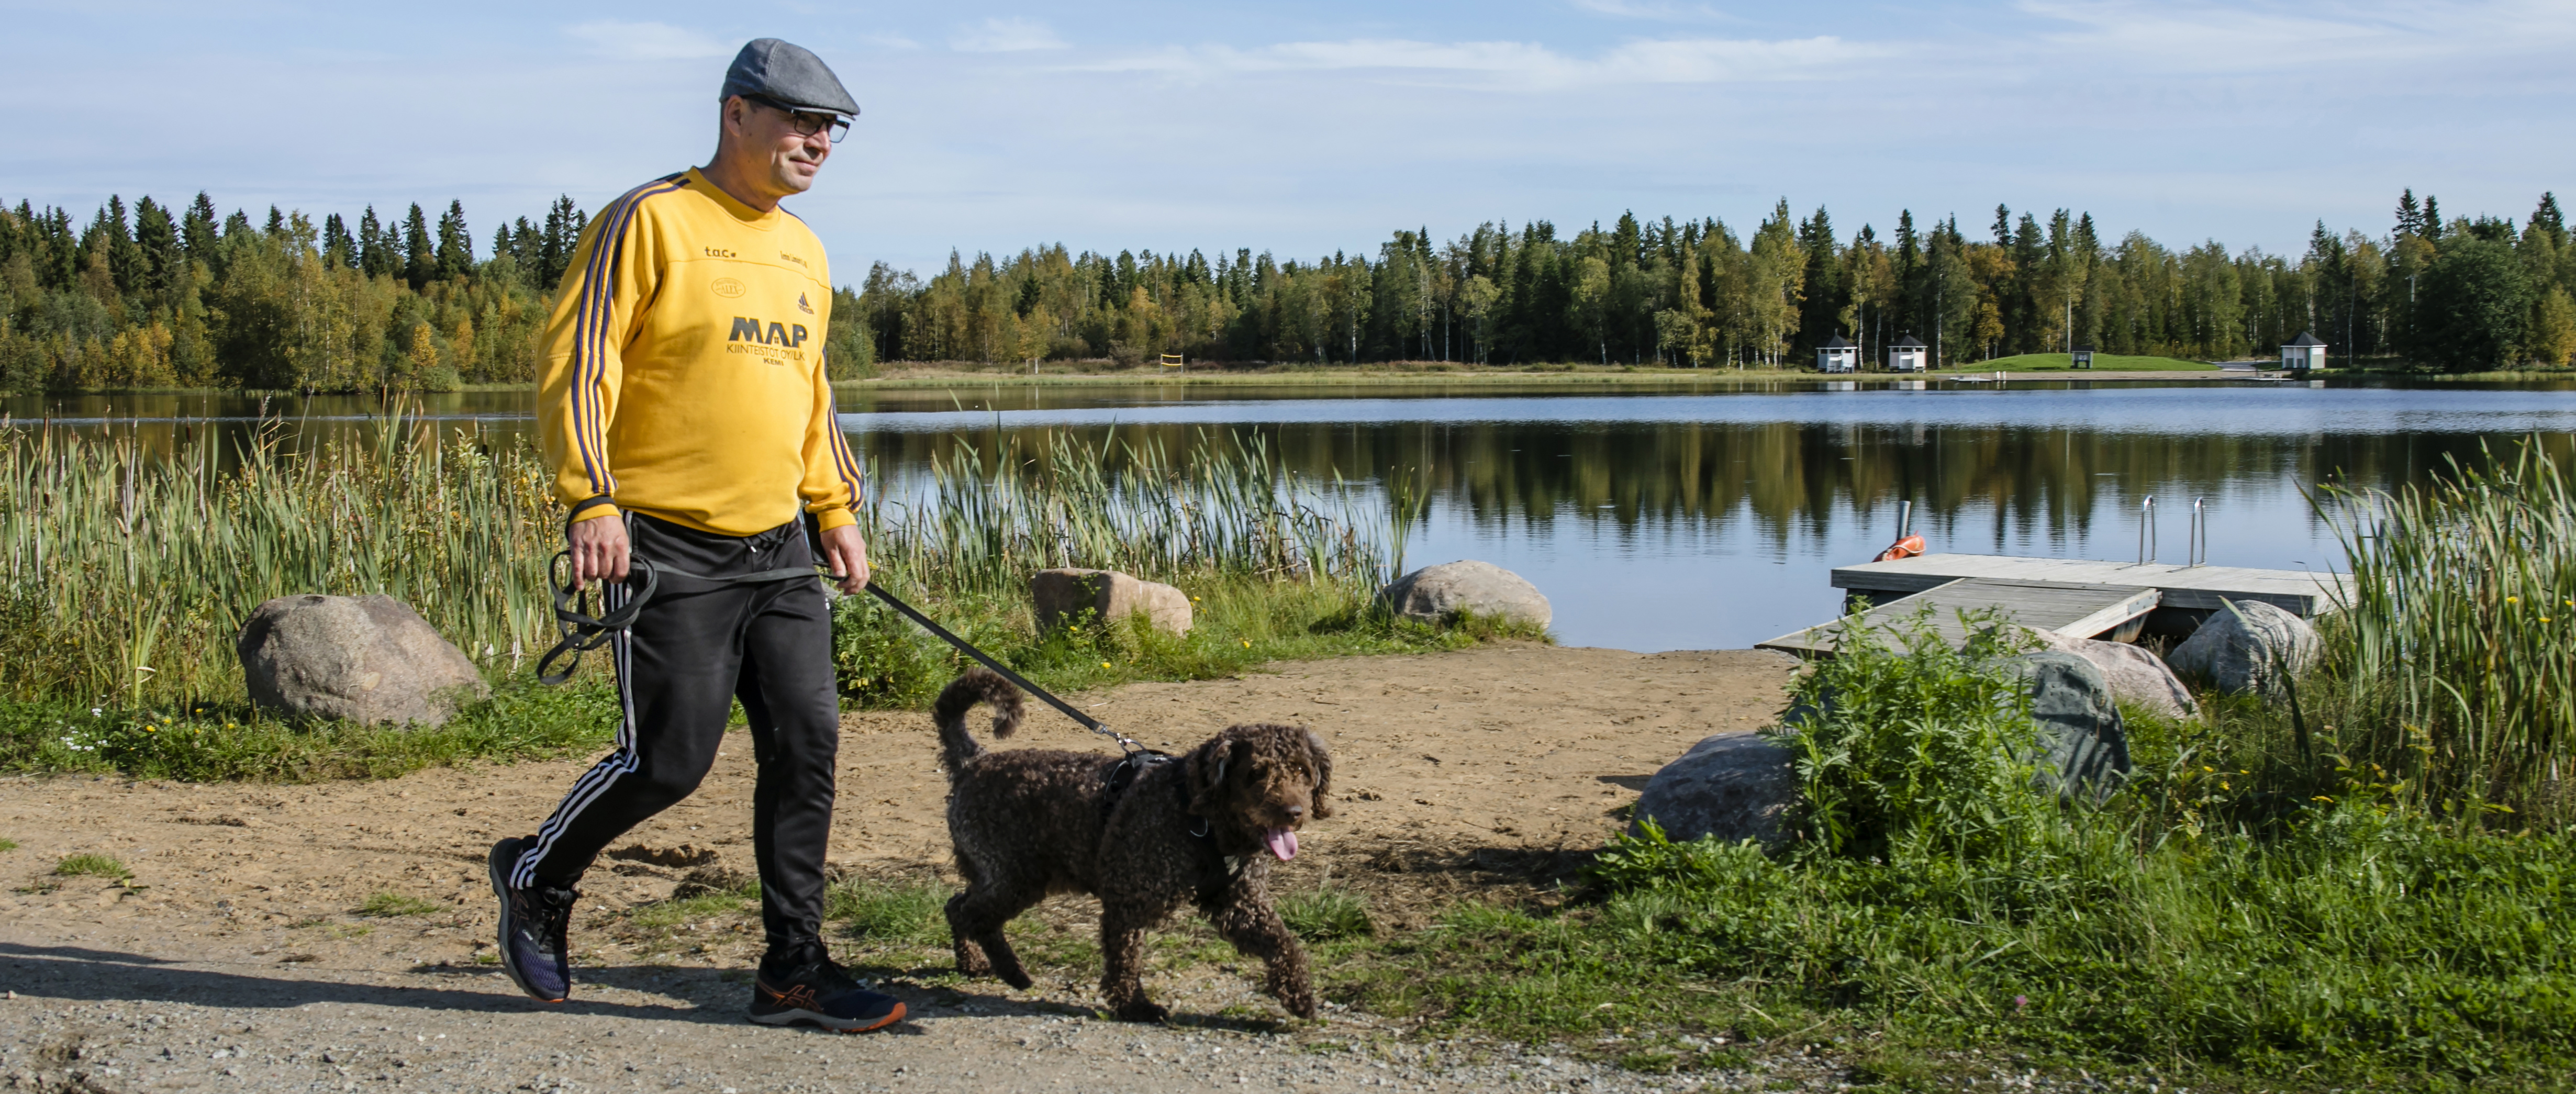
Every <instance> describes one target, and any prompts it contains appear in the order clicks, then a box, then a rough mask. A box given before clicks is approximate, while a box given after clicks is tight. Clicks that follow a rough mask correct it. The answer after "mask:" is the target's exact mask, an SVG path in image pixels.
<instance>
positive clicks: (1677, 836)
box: [1628, 732, 1800, 849]
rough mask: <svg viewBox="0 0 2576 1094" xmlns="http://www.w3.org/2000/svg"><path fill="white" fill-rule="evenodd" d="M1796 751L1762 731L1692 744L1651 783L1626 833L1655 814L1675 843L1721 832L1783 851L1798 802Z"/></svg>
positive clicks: (1732, 839)
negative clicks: (1776, 741) (1775, 742)
mask: <svg viewBox="0 0 2576 1094" xmlns="http://www.w3.org/2000/svg"><path fill="white" fill-rule="evenodd" d="M1794 758H1795V754H1794V753H1792V752H1790V751H1789V750H1788V749H1787V748H1784V747H1781V746H1780V745H1777V744H1773V743H1772V742H1771V741H1770V740H1768V739H1766V738H1764V737H1763V736H1761V735H1760V734H1758V733H1749V732H1737V733H1721V734H1718V735H1717V736H1714V737H1708V738H1704V739H1702V740H1701V741H1700V742H1699V743H1698V744H1695V745H1692V746H1691V749H1690V751H1688V752H1685V753H1683V754H1682V758H1681V759H1678V760H1674V761H1673V762H1671V763H1668V764H1665V765H1664V766H1663V769H1662V770H1660V771H1657V772H1655V776H1654V778H1652V779H1648V780H1647V781H1646V792H1645V793H1644V794H1642V795H1640V796H1639V797H1638V798H1637V808H1636V809H1635V810H1634V811H1632V812H1631V813H1630V816H1631V817H1632V818H1633V819H1632V820H1631V821H1630V822H1629V825H1628V831H1629V832H1630V833H1631V834H1634V833H1636V832H1638V831H1640V828H1639V826H1638V823H1637V822H1639V821H1644V820H1647V819H1649V818H1652V819H1653V820H1654V822H1655V823H1656V824H1658V825H1661V826H1662V827H1663V829H1664V834H1665V835H1666V836H1669V837H1671V838H1672V839H1673V840H1675V841H1677V842H1678V841H1682V840H1695V839H1698V838H1700V837H1701V836H1716V837H1717V838H1719V839H1721V840H1724V841H1726V842H1729V843H1734V842H1738V841H1741V840H1747V839H1750V840H1755V841H1757V842H1759V843H1761V844H1762V846H1763V847H1764V848H1765V849H1777V848H1778V847H1779V846H1780V845H1781V844H1782V843H1785V842H1787V841H1788V839H1789V837H1790V836H1791V834H1792V829H1791V820H1792V819H1793V818H1794V817H1795V815H1796V812H1797V808H1798V803H1799V800H1800V799H1799V795H1798V770H1797V768H1796V767H1795V766H1793V765H1794Z"/></svg>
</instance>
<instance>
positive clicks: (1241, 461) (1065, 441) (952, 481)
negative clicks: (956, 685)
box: [861, 433, 1386, 595]
mask: <svg viewBox="0 0 2576 1094" xmlns="http://www.w3.org/2000/svg"><path fill="white" fill-rule="evenodd" d="M930 472H931V482H930V483H929V485H928V489H926V490H924V491H921V492H918V493H916V494H913V495H912V496H910V497H903V498H889V497H888V496H887V495H886V494H885V493H884V492H882V491H877V492H873V493H872V497H871V499H870V500H869V502H868V503H867V505H866V506H864V507H863V511H862V513H861V522H862V531H863V532H864V534H866V536H867V538H868V543H869V545H870V546H869V553H870V555H871V557H872V559H873V560H874V561H875V562H876V564H877V565H879V566H880V567H882V568H884V569H886V570H888V571H890V572H891V574H890V576H892V577H893V578H894V579H896V580H898V581H901V582H903V583H905V584H908V585H911V586H913V587H915V588H919V589H922V590H923V591H927V592H934V593H942V594H948V595H1024V590H1025V589H1026V588H1027V582H1028V578H1029V575H1030V574H1031V573H1033V572H1035V571H1038V570H1042V569H1047V568H1050V567H1057V566H1082V567H1089V568H1092V569H1102V570H1120V571H1124V572H1126V573H1130V574H1135V575H1137V576H1139V577H1144V578H1150V579H1155V580H1171V579H1174V578H1178V577H1182V576H1218V577H1260V578H1267V579H1270V580H1279V581H1299V582H1325V583H1341V584H1349V585H1352V586H1353V587H1355V588H1357V587H1362V586H1367V585H1368V584H1369V583H1371V582H1374V581H1377V580H1379V579H1380V578H1381V575H1382V574H1383V572H1384V567H1385V562H1386V559H1385V553H1384V551H1383V550H1382V549H1381V548H1380V546H1379V545H1378V543H1377V541H1376V540H1375V539H1374V538H1372V537H1371V536H1369V535H1368V534H1366V533H1363V532H1362V531H1361V529H1363V528H1368V527H1373V526H1374V525H1375V524H1376V523H1377V518H1375V517H1373V516H1372V517H1363V516H1361V515H1360V514H1358V513H1357V512H1355V510H1354V504H1355V503H1354V501H1353V495H1352V492H1351V491H1349V490H1346V489H1341V488H1339V487H1338V485H1337V487H1336V488H1334V489H1330V490H1326V489H1324V488H1322V487H1320V486H1309V485H1307V484H1305V483H1302V482H1299V481H1298V480H1297V479H1296V478H1295V477H1294V476H1292V475H1291V474H1290V473H1289V472H1288V470H1287V469H1286V468H1284V467H1283V466H1281V464H1280V462H1279V460H1278V459H1277V458H1275V457H1274V456H1272V455H1271V453H1270V451H1269V449H1268V447H1267V445H1266V443H1265V442H1263V441H1262V439H1261V438H1259V437H1258V436H1247V435H1245V434H1240V433H1236V434H1228V435H1226V436H1225V437H1224V438H1223V439H1217V438H1211V437H1209V436H1207V435H1205V434H1201V435H1200V437H1199V440H1198V442H1197V443H1196V444H1195V445H1193V446H1192V447H1191V448H1190V450H1189V451H1188V452H1187V453H1186V455H1184V456H1176V455H1175V454H1174V453H1172V452H1171V451H1170V450H1169V449H1167V448H1165V447H1164V445H1163V444H1162V443H1161V442H1160V441H1151V440H1149V441H1146V442H1144V443H1142V444H1130V443H1128V442H1125V441H1121V440H1118V439H1116V438H1110V439H1105V440H1103V441H1102V442H1101V443H1100V444H1099V445H1097V446H1091V445H1085V444H1082V443H1080V442H1078V441H1076V440H1074V439H1073V438H1072V437H1070V436H1069V435H1066V434H1062V433H1050V434H1048V435H1047V436H1046V439H1045V440H1044V441H1042V442H1038V443H1033V444H1023V443H1022V442H1021V441H1020V440H1019V439H1018V438H1016V437H1015V438H1012V439H1010V440H1008V441H1006V442H1004V443H1003V445H1002V447H1001V448H1000V449H999V450H998V451H997V452H994V453H991V454H987V453H986V452H984V451H983V450H981V449H979V448H976V447H975V446H973V445H971V444H969V443H968V442H966V441H965V440H964V439H962V438H961V439H959V440H958V441H957V442H956V445H955V447H954V448H953V449H951V450H950V451H949V452H947V453H945V454H935V455H934V456H933V457H932V459H931V465H930ZM1358 504H1363V505H1365V504H1368V503H1358ZM1372 508H1373V506H1372Z"/></svg>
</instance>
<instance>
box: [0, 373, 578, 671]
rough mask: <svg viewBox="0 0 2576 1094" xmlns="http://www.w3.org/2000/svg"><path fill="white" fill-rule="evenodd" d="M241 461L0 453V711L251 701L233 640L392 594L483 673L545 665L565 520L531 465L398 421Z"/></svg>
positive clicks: (29, 444) (56, 447) (266, 448)
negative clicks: (260, 625) (333, 602)
mask: <svg viewBox="0 0 2576 1094" xmlns="http://www.w3.org/2000/svg"><path fill="white" fill-rule="evenodd" d="M286 441H287V433H286V430H285V429H284V427H283V426H282V425H272V426H271V427H270V428H268V429H265V430H263V431H261V432H260V433H259V434H258V435H257V436H256V437H255V439H253V440H251V441H249V442H248V443H245V444H242V445H240V446H239V447H238V448H237V449H236V450H235V451H234V452H233V453H230V455H232V456H233V457H234V459H233V460H232V461H231V462H230V463H229V465H227V462H226V461H225V460H224V459H223V457H224V456H225V455H227V453H225V452H223V451H222V449H221V447H220V446H219V445H218V444H217V443H215V442H212V441H199V442H196V443H193V444H188V445H183V446H182V447H181V448H180V449H179V450H178V451H176V452H174V453H169V454H166V455H165V454H158V453H153V452H149V451H146V450H144V449H143V448H141V447H140V446H138V445H137V444H136V443H135V442H134V441H133V439H131V438H98V437H88V436H81V435H77V434H70V433H61V432H53V431H45V432H39V433H33V434H27V433H20V434H17V435H14V436H12V437H10V438H8V439H7V440H6V441H5V442H0V594H4V595H0V624H5V626H0V691H5V693H6V697H8V698H15V699H77V700H81V701H87V702H103V703H109V704H117V705H128V706H135V705H142V704H149V703H162V702H170V701H191V702H192V701H196V700H200V699H204V700H227V699H231V698H233V697H236V696H238V695H240V694H241V687H242V684H241V666H240V663H239V661H238V659H237V657H236V655H235V653H234V649H233V639H234V636H235V635H236V634H237V633H238V632H239V631H240V628H241V625H242V623H243V621H244V620H246V619H247V618H248V617H249V615H250V612H251V610H252V609H254V608H256V607H258V606H259V604H260V602H261V601H264V600H267V599H269V598H271V597H277V596H285V595H288V594H294V593H329V594H338V595H362V594H369V593H383V594H385V595H388V596H392V597H394V598H396V599H398V600H401V601H403V602H404V603H406V604H409V605H411V606H412V607H413V608H414V609H415V610H417V611H419V612H420V613H421V615H422V616H423V617H424V618H426V619H428V620H429V622H430V624H431V625H432V626H435V627H437V628H438V630H439V631H440V633H442V634H445V635H446V636H447V637H448V638H449V639H451V640H453V641H455V642H456V643H457V645H459V646H460V647H462V648H464V649H466V650H467V651H468V652H469V653H471V654H472V655H474V656H475V658H476V659H477V660H479V661H484V662H487V663H488V662H491V661H493V660H495V659H500V660H510V659H513V658H515V657H520V656H523V655H525V654H528V653H532V652H534V650H535V649H536V648H538V647H537V646H536V645H535V643H536V642H537V641H538V639H539V636H540V635H541V634H543V633H544V632H545V628H546V626H547V623H548V621H549V619H550V615H549V614H548V605H547V600H546V596H545V593H544V578H543V569H544V560H545V559H546V557H547V556H548V555H550V554H551V553H552V552H553V550H554V549H555V547H556V543H555V540H556V538H557V533H556V530H555V529H556V526H557V522H558V521H559V520H560V519H561V518H560V516H559V512H560V511H559V509H558V508H557V507H556V506H555V504H554V502H553V501H552V499H551V496H550V491H549V489H548V482H547V480H548V476H547V474H546V472H545V469H544V467H543V465H542V462H541V461H540V460H539V459H538V458H537V457H536V455H535V454H534V453H533V452H530V451H527V450H526V449H524V448H519V447H512V448H506V449H501V450H497V451H495V450H486V449H484V448H483V447H481V446H479V445H478V444H476V443H475V442H473V441H472V440H471V439H469V438H467V437H465V436H463V435H461V434H460V435H458V436H456V437H453V438H450V439H447V440H446V441H445V442H444V443H442V441H441V438H440V437H439V436H438V434H437V432H436V430H435V429H433V428H432V427H431V426H430V425H429V424H428V423H425V422H420V421H417V420H406V419H403V418H401V417H400V416H396V417H393V418H388V419H386V420H385V421H383V422H381V423H380V426H379V428H378V429H376V430H375V431H374V434H373V436H371V437H367V438H364V439H360V438H338V439H332V440H327V441H324V442H322V443H320V444H319V445H316V446H313V447H310V448H307V449H303V450H297V449H295V448H293V447H290V446H289V445H288V444H287V443H286Z"/></svg>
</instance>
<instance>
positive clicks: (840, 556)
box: [823, 524, 868, 595]
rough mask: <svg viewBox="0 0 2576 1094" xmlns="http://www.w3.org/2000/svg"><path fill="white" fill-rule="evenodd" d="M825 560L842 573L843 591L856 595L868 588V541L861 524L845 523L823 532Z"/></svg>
mask: <svg viewBox="0 0 2576 1094" xmlns="http://www.w3.org/2000/svg"><path fill="white" fill-rule="evenodd" d="M823 561H824V563H825V564H826V565H829V566H830V567H831V569H832V572H833V573H836V574H839V575H841V591H842V592H845V593H850V594H852V595H856V594H858V593H862V592H866V591H867V588H868V541H867V540H866V539H864V538H862V537H860V535H859V526H858V525H855V524H844V525H842V526H840V527H838V528H832V529H828V530H826V531H825V532H824V533H823Z"/></svg>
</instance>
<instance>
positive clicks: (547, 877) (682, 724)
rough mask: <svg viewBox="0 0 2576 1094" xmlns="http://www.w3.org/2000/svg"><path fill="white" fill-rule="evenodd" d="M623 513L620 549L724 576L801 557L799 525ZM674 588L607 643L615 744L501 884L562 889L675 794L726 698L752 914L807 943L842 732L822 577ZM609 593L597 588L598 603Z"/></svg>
mask: <svg viewBox="0 0 2576 1094" xmlns="http://www.w3.org/2000/svg"><path fill="white" fill-rule="evenodd" d="M606 519H616V518H606ZM624 519H625V521H626V529H627V533H628V538H629V540H630V541H631V542H632V543H633V546H634V553H635V554H636V555H638V556H640V557H642V558H644V559H646V560H648V561H650V562H652V563H654V564H655V565H657V566H667V567H669V568H672V569H675V570H682V571H686V572H688V573H692V574H699V575H703V576H706V577H728V576H732V575H736V574H749V573H758V572H760V571H763V570H776V569H781V568H785V567H791V566H792V567H810V566H811V565H813V551H812V548H811V547H810V546H808V544H807V543H806V541H805V535H804V529H803V527H802V526H801V524H796V523H790V524H787V525H784V526H781V527H778V528H773V529H771V530H769V531H767V532H762V533H760V534H759V535H756V536H750V537H747V538H736V537H733V536H719V535H713V534H710V533H706V532H700V531H696V530H694V529H690V528H684V527H681V526H679V525H676V524H672V523H669V522H667V521H661V520H655V519H654V518H652V517H647V516H643V515H641V514H628V515H627V516H626V517H625V518H624ZM673 586H674V582H672V581H670V580H667V579H666V580H665V581H664V582H663V584H662V587H661V589H660V591H658V592H656V593H654V594H653V599H652V600H650V601H648V602H646V603H645V605H644V610H643V611H642V613H640V614H639V615H638V616H637V617H636V619H635V625H634V626H633V627H631V628H629V629H628V630H626V631H625V632H624V633H622V634H619V635H618V636H617V637H616V638H615V639H614V640H612V643H611V645H610V647H609V649H610V650H611V651H612V653H613V654H614V655H615V656H614V660H615V662H616V666H617V690H618V695H619V698H620V699H621V700H622V701H623V704H624V707H625V711H624V714H625V717H624V720H623V722H622V723H621V724H620V725H619V727H618V730H617V750H616V751H615V752H611V753H609V754H608V756H607V758H606V759H603V760H601V761H599V763H598V765H597V766H595V767H592V768H591V769H590V771H589V772H588V773H587V774H584V775H583V776H582V777H581V781H579V782H577V783H574V784H573V788H572V793H571V794H568V795H566V796H565V797H564V800H563V804H562V805H559V806H556V807H555V812H554V815H553V816H551V817H548V818H546V823H545V826H544V827H542V828H540V829H538V830H537V840H536V844H535V846H533V847H531V848H529V849H528V852H527V853H526V854H525V855H523V856H521V858H520V859H519V867H518V869H517V870H516V871H515V872H514V873H513V874H512V875H511V884H512V885H514V886H518V887H521V888H525V887H527V886H529V885H531V884H533V883H535V882H538V881H543V882H544V883H546V884H548V885H553V886H559V887H564V888H570V887H571V886H572V885H573V883H574V882H575V881H577V880H579V879H580V877H581V875H582V872H583V871H585V870H588V869H589V868H590V864H591V861H592V860H593V859H596V858H597V857H598V856H599V853H600V852H601V851H603V850H605V849H606V848H607V847H608V845H609V843H610V842H611V841H613V840H615V839H616V838H617V837H619V836H621V835H624V834H625V833H626V830H627V829H629V828H633V827H634V826H636V825H637V824H640V823H642V822H643V821H644V819H645V818H647V817H650V816H652V815H654V814H656V813H659V812H661V811H662V810H664V809H668V808H670V807H671V805H672V804H673V803H675V802H678V801H679V800H680V799H682V798H685V797H688V796H689V793H690V792H691V791H693V790H696V789H697V788H698V780H700V779H702V778H705V777H706V773H707V769H708V768H709V767H711V766H713V765H714V763H715V758H716V748H717V746H718V745H720V744H722V743H723V740H724V731H725V721H726V718H727V716H728V715H729V714H731V712H732V711H731V704H730V703H729V702H727V700H730V699H736V698H739V699H741V700H742V709H743V712H744V713H745V714H747V715H749V716H750V721H751V749H752V757H753V760H754V762H755V763H757V764H758V765H759V783H758V785H757V787H756V788H755V789H754V791H753V794H752V806H751V838H752V854H753V857H754V860H755V861H756V862H757V863H758V864H759V867H760V918H761V923H762V925H763V926H764V927H766V928H767V930H768V935H769V947H770V949H771V950H772V951H773V952H775V951H778V950H782V949H785V948H788V947H791V946H796V945H799V944H802V943H806V942H812V941H815V940H818V939H820V938H821V937H822V926H823V850H824V846H825V844H826V843H827V842H828V841H829V840H830V838H831V834H832V783H833V771H834V763H835V760H836V758H837V754H838V752H839V748H840V730H841V717H840V703H839V700H838V698H837V697H836V695H835V693H834V690H833V684H832V653H831V651H832V617H831V611H830V608H829V606H828V605H826V604H825V603H824V600H823V586H822V583H821V582H820V581H802V580H798V581H772V582H764V583H760V584H747V585H727V586H720V587H717V588H715V589H713V590H709V591H699V590H701V589H703V586H701V585H699V584H697V583H694V582H690V583H681V584H680V587H681V588H685V589H688V590H691V591H688V592H680V591H676V590H675V589H674V587H673ZM624 593H625V590H624V589H623V588H622V587H621V588H613V589H611V590H610V595H611V598H612V601H615V600H616V599H617V598H622V597H623V595H624ZM609 606H610V607H612V608H613V607H616V606H618V605H617V603H615V602H612V603H611V604H610V605H609Z"/></svg>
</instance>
